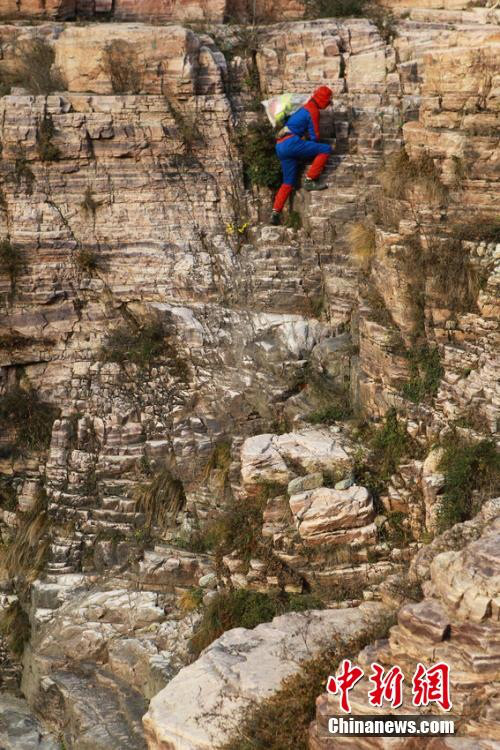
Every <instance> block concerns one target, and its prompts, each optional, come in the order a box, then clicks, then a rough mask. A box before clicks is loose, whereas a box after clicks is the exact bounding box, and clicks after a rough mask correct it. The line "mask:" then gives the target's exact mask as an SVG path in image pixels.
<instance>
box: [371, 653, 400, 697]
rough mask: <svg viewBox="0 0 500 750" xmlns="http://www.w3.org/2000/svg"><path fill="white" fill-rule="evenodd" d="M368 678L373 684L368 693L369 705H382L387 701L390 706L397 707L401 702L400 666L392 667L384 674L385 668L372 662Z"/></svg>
mask: <svg viewBox="0 0 500 750" xmlns="http://www.w3.org/2000/svg"><path fill="white" fill-rule="evenodd" d="M369 680H370V682H373V684H374V685H375V687H374V688H373V689H372V690H370V692H369V693H368V703H369V704H370V706H382V703H383V702H384V701H387V703H390V704H391V706H392V708H398V706H400V705H401V704H402V703H403V680H404V674H403V672H402V671H401V668H400V667H392V668H391V669H389V670H388V672H387V674H385V669H384V668H383V667H381V666H380V664H377V662H374V663H373V664H372V674H371V675H370V677H369Z"/></svg>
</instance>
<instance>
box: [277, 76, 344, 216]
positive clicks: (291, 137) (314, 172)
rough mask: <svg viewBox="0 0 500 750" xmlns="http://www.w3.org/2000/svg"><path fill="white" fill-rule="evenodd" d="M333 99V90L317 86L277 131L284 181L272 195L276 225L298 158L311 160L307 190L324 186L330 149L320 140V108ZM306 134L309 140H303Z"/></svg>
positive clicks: (291, 184)
mask: <svg viewBox="0 0 500 750" xmlns="http://www.w3.org/2000/svg"><path fill="white" fill-rule="evenodd" d="M331 100H332V90H331V89H329V88H328V86H320V87H319V89H316V91H315V92H314V94H313V95H312V97H311V98H310V99H309V101H308V102H306V104H304V106H303V107H301V108H300V109H298V110H297V111H296V112H294V113H293V114H292V115H291V116H290V117H289V118H288V120H287V121H286V125H285V127H284V128H282V129H281V130H280V132H279V133H278V138H277V142H276V153H277V154H278V158H279V160H280V161H281V169H282V172H283V184H282V185H281V187H280V189H279V190H278V192H277V193H276V197H275V199H274V205H273V212H272V215H271V224H274V225H278V224H279V223H280V216H281V212H282V210H283V207H284V205H285V203H286V201H287V198H288V196H289V195H290V193H291V192H292V190H293V188H294V186H295V182H296V179H297V173H298V170H299V164H300V162H304V161H309V160H311V159H312V160H313V162H312V164H311V166H310V167H309V170H308V172H307V175H306V179H305V181H304V188H305V189H306V190H324V189H325V188H326V187H328V186H327V185H325V184H324V183H320V182H318V178H319V176H320V175H321V173H322V171H323V169H324V167H325V164H326V162H327V161H328V158H329V156H330V154H331V153H332V151H333V149H332V147H331V146H330V144H328V143H319V112H320V110H321V109H326V108H327V107H328V105H329V104H330V102H331ZM306 134H307V135H308V136H309V140H305V139H304V137H305V136H306Z"/></svg>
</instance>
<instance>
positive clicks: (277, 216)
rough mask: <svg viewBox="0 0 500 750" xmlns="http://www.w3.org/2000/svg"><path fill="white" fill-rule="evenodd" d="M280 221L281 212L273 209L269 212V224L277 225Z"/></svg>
mask: <svg viewBox="0 0 500 750" xmlns="http://www.w3.org/2000/svg"><path fill="white" fill-rule="evenodd" d="M280 222H281V214H280V212H279V211H273V212H272V214H271V224H272V226H273V227H279V225H280Z"/></svg>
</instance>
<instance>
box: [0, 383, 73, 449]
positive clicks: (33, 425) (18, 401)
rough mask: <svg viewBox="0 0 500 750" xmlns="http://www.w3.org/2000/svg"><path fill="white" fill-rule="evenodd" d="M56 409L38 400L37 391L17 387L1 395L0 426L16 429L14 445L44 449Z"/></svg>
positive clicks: (57, 412)
mask: <svg viewBox="0 0 500 750" xmlns="http://www.w3.org/2000/svg"><path fill="white" fill-rule="evenodd" d="M58 415H59V409H57V408H56V407H54V406H52V405H51V404H47V403H44V402H43V401H40V398H39V396H38V394H37V393H36V391H34V390H32V389H31V390H29V391H25V390H24V389H23V388H20V387H19V386H17V387H16V388H13V389H12V390H11V391H8V392H7V393H6V394H5V395H4V396H3V397H2V398H0V425H2V427H3V428H4V429H6V428H8V427H10V428H14V429H15V431H16V442H15V446H14V448H16V449H28V450H43V449H46V448H48V447H49V444H50V439H51V436H52V423H53V421H54V419H56V418H57V416H58Z"/></svg>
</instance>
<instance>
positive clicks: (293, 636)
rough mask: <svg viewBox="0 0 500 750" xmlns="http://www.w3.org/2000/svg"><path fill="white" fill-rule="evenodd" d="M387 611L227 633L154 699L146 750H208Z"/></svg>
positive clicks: (367, 607) (312, 615) (292, 618)
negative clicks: (331, 645) (329, 649)
mask: <svg viewBox="0 0 500 750" xmlns="http://www.w3.org/2000/svg"><path fill="white" fill-rule="evenodd" d="M389 612H390V610H388V609H387V608H385V607H384V606H382V605H380V604H376V603H371V602H370V603H366V604H363V605H362V606H360V607H359V608H354V609H349V610H333V611H329V610H325V611H318V610H312V611H310V612H307V613H305V614H299V613H295V614H288V615H282V616H280V617H276V618H275V619H274V620H273V621H272V622H270V623H267V624H263V625H259V626H258V627H256V628H254V629H253V630H250V631H249V630H245V629H244V628H236V629H234V630H229V631H228V632H227V633H224V635H222V636H221V637H220V638H218V639H217V640H216V641H214V643H213V644H212V645H211V646H209V647H208V648H207V649H205V651H204V652H203V653H202V655H201V656H200V657H199V658H198V660H197V661H196V662H195V663H194V664H192V665H190V666H189V667H185V668H184V669H182V670H181V671H180V672H179V674H178V675H177V677H175V678H174V679H173V680H172V681H171V682H170V683H169V685H168V686H167V687H166V688H165V689H164V690H162V691H161V692H160V693H158V695H157V696H155V697H154V698H153V700H152V701H151V703H150V706H149V710H148V713H147V714H146V715H145V717H144V727H145V730H146V736H147V739H148V747H149V750H160V748H166V747H168V748H171V749H172V750H198V749H199V750H202V748H206V749H207V750H208V748H212V747H214V744H220V743H221V742H223V741H224V738H225V737H227V736H228V735H230V733H231V731H232V730H233V729H234V727H235V726H236V724H237V722H238V718H239V716H240V715H241V712H242V711H243V710H244V708H245V707H247V706H249V705H251V704H252V703H253V702H258V701H260V700H263V699H264V698H268V697H269V696H271V695H272V694H273V693H274V692H275V691H276V690H277V689H278V688H279V686H280V683H281V682H282V680H284V679H285V678H286V677H288V676H290V675H292V674H294V673H296V672H297V671H298V670H299V668H300V663H301V662H303V661H305V660H306V659H311V658H312V657H313V656H314V655H316V654H317V653H318V652H319V651H320V650H321V648H324V646H325V643H327V642H329V641H330V642H331V641H335V640H337V639H342V638H349V637H352V636H359V637H361V636H362V635H363V632H364V631H366V630H367V629H370V628H372V627H373V626H374V625H375V626H376V623H377V622H379V621H382V620H383V618H384V617H387V616H388V614H389Z"/></svg>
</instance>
